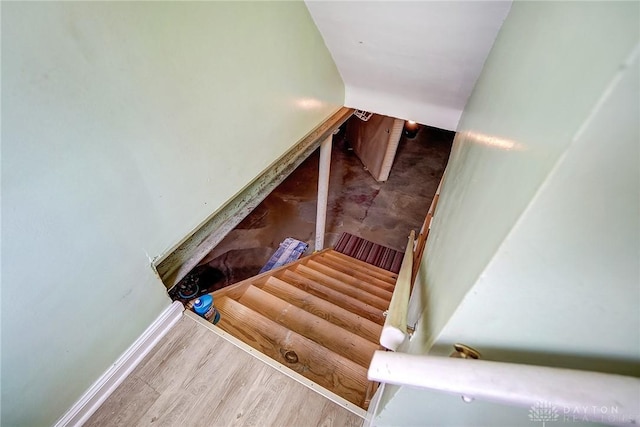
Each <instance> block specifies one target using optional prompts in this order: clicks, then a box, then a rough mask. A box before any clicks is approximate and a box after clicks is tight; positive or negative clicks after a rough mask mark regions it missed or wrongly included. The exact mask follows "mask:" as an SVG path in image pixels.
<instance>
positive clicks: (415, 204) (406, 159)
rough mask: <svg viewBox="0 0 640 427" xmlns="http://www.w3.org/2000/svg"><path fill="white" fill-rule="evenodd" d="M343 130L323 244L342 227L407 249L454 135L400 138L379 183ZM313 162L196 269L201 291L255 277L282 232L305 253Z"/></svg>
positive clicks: (311, 216) (424, 130) (428, 132)
mask: <svg viewBox="0 0 640 427" xmlns="http://www.w3.org/2000/svg"><path fill="white" fill-rule="evenodd" d="M350 120H359V119H357V118H356V117H352V118H351V119H350ZM345 133H346V132H344V130H341V131H340V133H338V135H335V136H334V138H333V150H332V156H331V178H330V184H329V202H328V207H327V228H326V236H325V247H331V246H333V245H334V244H335V243H336V242H337V240H338V238H339V237H340V234H341V233H342V232H345V231H346V232H348V233H351V234H353V235H356V236H358V237H362V238H364V239H367V240H370V241H372V242H375V243H378V244H381V245H384V246H388V247H390V248H393V249H396V250H399V251H404V248H405V246H406V244H407V237H408V235H409V233H410V231H411V230H416V232H418V231H419V230H420V228H421V226H422V222H423V221H424V217H425V215H426V214H427V210H428V209H429V205H430V204H431V200H432V198H433V195H434V194H435V192H436V189H437V187H438V184H439V182H440V179H441V177H442V174H443V173H444V169H445V167H446V165H447V161H448V159H449V153H450V152H451V144H452V142H453V137H454V136H455V133H454V132H449V131H444V130H441V129H436V128H430V127H426V126H421V128H420V131H419V132H418V134H417V136H416V137H415V138H413V139H408V138H407V137H406V136H404V135H403V136H402V138H401V140H400V144H399V147H398V151H397V154H396V158H395V161H394V164H393V167H392V169H391V174H390V176H389V180H388V181H387V182H383V183H379V182H377V181H375V180H374V179H373V177H372V176H371V175H370V174H369V172H367V171H366V170H365V169H364V166H363V165H362V163H361V162H360V160H359V159H358V157H357V156H356V155H355V154H354V153H353V151H351V150H350V149H349V144H348V141H346V140H345ZM318 160H319V150H316V152H315V153H313V154H312V155H311V156H310V157H309V158H308V159H306V160H305V161H304V162H303V163H302V164H301V165H300V167H298V168H297V169H296V170H295V171H294V172H293V173H292V174H291V175H290V176H289V177H288V178H287V179H286V180H285V181H284V182H282V184H280V185H279V186H278V187H277V188H276V189H275V190H274V191H273V192H272V193H271V194H270V195H269V196H268V197H267V198H266V199H265V200H264V201H263V202H262V203H261V204H260V205H259V206H258V207H257V208H256V209H255V210H254V211H253V212H252V213H251V214H249V216H247V217H246V218H245V219H244V220H243V221H242V222H241V223H240V224H239V225H238V226H237V227H236V228H235V229H234V230H233V231H231V232H230V233H229V234H228V235H227V236H226V237H225V239H224V240H223V241H222V242H221V243H220V244H219V245H218V246H216V247H215V248H214V249H213V250H212V251H211V252H210V253H209V254H208V255H207V256H206V257H205V258H204V259H203V260H202V261H201V262H200V263H199V265H198V266H197V267H196V268H195V269H194V270H193V272H194V273H197V274H198V276H199V282H200V288H201V289H203V288H204V287H205V286H206V287H207V288H208V291H209V292H211V291H213V290H217V289H220V288H222V287H224V286H228V285H230V284H233V283H236V282H239V281H241V280H244V279H246V278H249V277H251V276H254V275H256V274H257V273H258V271H260V269H261V268H262V266H263V265H264V264H266V262H267V261H268V260H269V258H270V257H271V255H273V253H274V252H275V251H276V249H278V245H279V244H280V243H281V242H282V241H283V240H284V239H285V238H287V237H293V238H295V239H298V240H301V241H304V242H307V243H308V244H309V249H308V250H307V254H309V253H311V252H313V250H314V240H315V237H314V233H315V215H316V194H317V184H318ZM203 285H205V286H203Z"/></svg>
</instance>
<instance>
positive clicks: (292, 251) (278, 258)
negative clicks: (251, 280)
mask: <svg viewBox="0 0 640 427" xmlns="http://www.w3.org/2000/svg"><path fill="white" fill-rule="evenodd" d="M308 247H309V245H308V244H307V243H305V242H301V241H300V240H296V239H294V238H292V237H287V238H286V239H284V241H283V242H282V243H280V246H279V247H278V249H277V250H276V253H274V254H273V256H271V258H269V261H267V263H266V264H265V265H264V267H262V269H261V270H260V273H264V272H265V271H269V270H272V269H274V268H278V267H282V266H283V265H286V264H289V263H291V262H293V261H296V260H297V259H298V258H300V257H301V256H302V254H303V253H304V252H305V251H306V250H307V248H308Z"/></svg>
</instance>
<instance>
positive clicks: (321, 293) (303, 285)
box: [280, 270, 385, 325]
mask: <svg viewBox="0 0 640 427" xmlns="http://www.w3.org/2000/svg"><path fill="white" fill-rule="evenodd" d="M280 279H282V280H284V281H285V282H287V283H288V284H290V285H292V286H295V287H296V288H298V289H302V290H303V291H305V292H308V293H310V294H312V295H315V296H317V297H320V298H322V299H324V300H327V301H329V302H330V303H332V304H335V305H337V306H338V307H342V308H344V309H346V310H349V311H350V312H352V313H355V314H357V315H359V316H362V317H364V318H365V319H369V320H371V321H373V322H375V323H377V324H378V325H384V320H385V317H384V316H383V315H382V312H383V310H381V309H379V308H377V307H374V306H371V305H369V304H366V303H364V302H362V301H359V300H358V299H356V298H353V297H350V296H348V295H345V294H343V293H341V292H340V291H336V290H335V289H333V288H330V287H327V286H325V285H323V284H321V283H318V282H316V281H315V280H313V279H309V278H308V277H305V276H302V275H300V274H298V273H296V272H295V271H291V270H287V271H285V272H284V273H283V274H282V275H281V276H280Z"/></svg>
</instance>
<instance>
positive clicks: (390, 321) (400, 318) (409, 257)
mask: <svg viewBox="0 0 640 427" xmlns="http://www.w3.org/2000/svg"><path fill="white" fill-rule="evenodd" d="M415 235H416V233H415V231H413V230H411V234H410V235H409V241H408V242H407V249H406V250H405V252H404V258H402V266H401V267H400V272H399V273H398V280H396V287H395V289H394V290H393V295H392V296H391V302H390V303H389V309H388V310H387V318H386V319H385V321H384V326H383V328H382V334H380V344H381V345H382V346H383V347H385V348H387V349H389V350H394V351H395V350H396V349H397V348H398V346H399V345H400V344H402V342H403V341H404V339H405V337H406V335H407V313H408V311H409V295H410V293H411V275H412V272H413V245H414V240H415Z"/></svg>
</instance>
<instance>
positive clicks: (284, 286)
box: [262, 277, 382, 344]
mask: <svg viewBox="0 0 640 427" xmlns="http://www.w3.org/2000/svg"><path fill="white" fill-rule="evenodd" d="M262 289H263V290H264V291H267V292H269V293H270V294H272V295H275V296H277V297H278V298H280V299H282V300H284V301H287V302H288V303H290V304H293V305H295V306H296V307H299V308H301V309H304V310H306V311H308V312H309V313H312V314H314V315H316V316H319V317H321V318H323V319H325V320H328V321H329V322H331V323H333V324H334V325H337V326H340V327H342V328H345V329H347V330H350V331H351V332H353V333H355V334H358V335H359V336H361V337H362V338H365V339H367V340H369V341H371V342H373V343H376V344H377V343H378V341H379V339H380V333H381V332H382V326H381V325H379V324H377V323H375V322H373V321H371V320H369V319H367V318H365V317H362V316H359V315H358V314H356V313H353V312H351V311H349V310H347V309H345V308H342V307H340V306H338V305H336V304H333V303H331V302H330V301H327V300H324V299H322V298H320V297H317V296H315V295H312V294H310V293H308V292H306V291H304V290H302V289H300V288H298V287H296V286H293V285H291V284H289V283H287V282H285V281H283V280H280V279H278V278H276V277H270V278H269V279H268V280H267V281H266V283H265V284H264V285H262Z"/></svg>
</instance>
